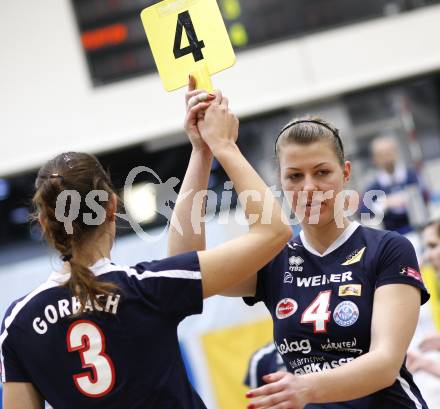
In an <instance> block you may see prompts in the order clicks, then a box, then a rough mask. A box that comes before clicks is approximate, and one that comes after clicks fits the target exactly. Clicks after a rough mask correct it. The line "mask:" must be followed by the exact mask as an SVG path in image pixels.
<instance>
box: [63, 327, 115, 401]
mask: <svg viewBox="0 0 440 409" xmlns="http://www.w3.org/2000/svg"><path fill="white" fill-rule="evenodd" d="M67 350H68V351H69V352H76V351H77V352H79V355H80V357H81V363H82V367H83V368H84V369H87V371H86V372H82V373H79V374H76V375H73V381H74V382H75V385H76V387H77V388H78V390H79V391H80V392H81V393H82V394H83V395H86V396H88V397H90V398H100V397H102V396H105V395H107V394H108V393H110V391H111V390H112V389H113V386H114V384H115V369H114V365H113V362H112V360H111V359H110V357H109V356H108V355H107V354H106V353H105V337H104V334H103V332H102V330H101V328H99V327H98V326H97V325H96V324H95V323H93V322H92V321H88V320H79V321H75V322H74V323H72V324H71V325H70V327H69V330H68V331H67Z"/></svg>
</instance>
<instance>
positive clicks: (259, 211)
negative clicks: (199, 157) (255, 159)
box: [214, 144, 291, 243]
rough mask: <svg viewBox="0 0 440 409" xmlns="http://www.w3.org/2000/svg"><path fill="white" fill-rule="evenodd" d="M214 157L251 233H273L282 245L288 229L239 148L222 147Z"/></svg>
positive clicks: (261, 182)
mask: <svg viewBox="0 0 440 409" xmlns="http://www.w3.org/2000/svg"><path fill="white" fill-rule="evenodd" d="M214 155H215V156H216V158H217V160H218V161H219V162H220V164H221V165H222V166H223V169H224V170H225V172H226V173H227V174H228V176H229V178H230V179H231V180H232V182H233V183H234V187H235V191H236V192H237V194H238V198H239V200H240V203H241V205H242V206H243V209H244V211H245V214H246V217H247V218H248V219H250V230H251V231H253V230H254V231H257V230H260V229H263V230H264V231H265V233H266V234H272V235H273V236H274V237H276V240H277V239H281V240H282V241H284V243H285V242H286V241H287V240H288V239H289V237H290V235H291V229H290V226H288V225H287V222H286V219H285V218H284V216H283V214H282V210H281V206H280V205H279V203H278V202H277V200H276V199H275V197H274V195H273V193H272V192H271V191H270V189H269V188H268V187H267V185H266V184H265V182H264V181H263V180H262V179H261V178H260V176H259V175H258V173H257V172H256V171H255V170H254V169H253V168H252V166H251V165H250V164H249V162H248V161H247V160H246V159H245V158H244V156H243V155H242V154H241V152H240V150H239V149H238V147H237V146H236V145H235V144H230V145H227V146H223V147H222V148H221V149H220V150H217V151H215V152H214ZM278 236H280V237H279V238H278Z"/></svg>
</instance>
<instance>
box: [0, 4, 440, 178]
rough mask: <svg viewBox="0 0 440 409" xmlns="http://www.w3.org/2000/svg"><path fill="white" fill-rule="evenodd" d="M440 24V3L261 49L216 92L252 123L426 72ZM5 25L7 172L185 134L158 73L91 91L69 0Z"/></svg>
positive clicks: (2, 74) (179, 96)
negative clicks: (72, 153)
mask: <svg viewBox="0 0 440 409" xmlns="http://www.w3.org/2000/svg"><path fill="white" fill-rule="evenodd" d="M438 21H440V6H438V5H437V6H430V7H425V8H422V9H419V10H416V11H412V12H410V13H405V14H400V15H395V16H388V17H384V18H378V19H375V20H370V21H367V22H364V23H360V24H354V25H349V26H345V27H342V28H338V29H333V30H328V31H323V32H322V33H318V34H313V35H308V36H304V37H299V38H297V39H293V40H287V41H282V42H279V43H274V44H271V45H268V46H266V47H264V48H263V47H257V48H255V49H252V50H248V51H243V52H241V53H240V54H238V58H237V64H236V65H235V66H234V67H233V68H232V69H230V70H228V71H225V72H224V73H222V74H220V75H218V76H215V77H214V78H213V81H214V85H215V86H217V87H220V88H222V89H224V90H225V92H226V93H227V94H228V96H229V97H230V99H231V104H232V107H233V109H234V111H235V112H236V113H237V114H238V115H239V116H240V117H244V116H246V115H255V114H258V113H261V112H265V111H268V110H273V109H276V108H279V107H285V106H289V105H293V104H296V105H298V104H303V103H306V102H310V101H316V100H320V99H324V98H327V97H330V96H334V95H340V94H341V93H343V92H346V91H353V90H356V89H360V88H364V87H367V86H372V85H377V84H382V83H386V82H390V81H394V80H398V79H402V78H406V77H410V76H412V75H416V74H417V75H422V74H423V73H426V72H430V71H433V70H435V69H438V68H439V67H440V53H438V52H433V50H436V49H437V46H438V44H437V39H438V38H439V37H440V27H439V25H438ZM0 22H1V24H0V38H2V39H3V41H2V57H1V59H2V61H1V65H0V90H1V92H0V116H1V120H0V135H1V140H0V147H1V152H2V160H1V161H0V174H7V173H12V172H16V171H19V170H23V168H25V167H26V168H32V167H36V166H38V165H40V164H41V163H42V162H43V161H44V160H45V159H46V158H47V157H49V156H52V155H54V154H55V153H56V152H59V151H63V150H67V149H74V150H85V151H93V152H101V151H106V150H110V149H114V148H116V147H119V146H122V145H127V144H130V143H135V142H141V141H145V140H147V139H151V138H156V139H157V138H163V137H164V136H170V135H172V134H175V133H176V132H178V131H180V130H181V127H182V118H183V103H182V101H183V91H180V92H175V93H167V92H165V91H164V89H163V88H162V85H161V84H160V82H159V78H158V77H157V75H146V76H143V77H139V78H137V79H133V80H127V81H124V82H121V83H117V84H114V85H107V86H105V87H98V88H94V87H93V86H92V85H91V81H90V78H89V75H88V70H87V67H86V62H85V57H84V55H83V53H82V51H81V47H80V37H79V35H78V31H77V27H76V22H75V20H74V16H73V11H72V7H71V3H70V1H69V0H57V1H54V0H39V1H37V2H29V1H28V0H3V1H2V2H1V6H0ZM414 27H417V29H416V30H414ZM390 50H392V52H390ZM18 152H19V154H18Z"/></svg>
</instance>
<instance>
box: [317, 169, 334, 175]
mask: <svg viewBox="0 0 440 409" xmlns="http://www.w3.org/2000/svg"><path fill="white" fill-rule="evenodd" d="M330 173H331V172H330V171H329V170H327V169H321V170H318V176H327V175H329V174H330Z"/></svg>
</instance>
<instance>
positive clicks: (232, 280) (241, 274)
mask: <svg viewBox="0 0 440 409" xmlns="http://www.w3.org/2000/svg"><path fill="white" fill-rule="evenodd" d="M198 127H199V130H200V134H201V136H202V138H203V139H204V141H205V142H206V144H207V145H208V146H209V148H210V150H211V152H212V153H213V154H214V156H215V157H216V158H217V160H218V161H219V162H220V164H221V165H222V166H223V169H224V170H225V171H226V173H227V174H228V176H229V178H230V179H231V181H232V182H233V183H234V186H235V190H236V192H237V194H238V197H239V200H240V202H241V205H242V206H243V208H244V210H245V213H246V215H247V216H248V218H252V221H253V223H251V224H250V226H249V232H248V233H247V234H246V235H244V236H242V237H240V238H237V239H234V240H230V241H228V242H227V243H225V244H223V245H221V246H218V247H216V248H214V249H212V250H207V251H200V252H199V260H200V267H201V271H202V286H203V296H204V297H205V298H206V297H209V296H211V295H214V294H219V293H221V292H223V291H224V290H225V289H227V288H230V287H232V286H234V285H236V284H238V283H240V282H242V281H243V280H246V279H248V278H249V277H251V276H252V275H254V274H255V273H256V272H257V271H258V270H259V269H260V268H262V267H263V266H264V265H265V264H267V263H268V262H269V261H270V260H271V259H272V258H273V257H275V256H276V255H277V254H278V253H279V252H280V251H281V249H282V248H283V247H284V246H285V244H286V242H287V241H288V239H289V238H290V236H291V229H290V227H289V226H288V225H287V223H285V222H283V220H282V211H281V207H280V205H279V204H278V202H277V201H276V199H275V197H274V196H273V194H272V192H271V191H270V189H269V188H268V187H267V185H266V184H265V183H264V182H263V180H262V179H261V178H260V177H259V176H258V174H257V173H256V172H255V170H254V169H253V168H252V167H251V166H250V164H249V163H248V162H247V160H246V159H245V158H244V156H243V155H242V154H241V152H240V151H239V149H238V147H237V145H236V143H235V141H236V139H237V134H238V120H237V118H236V117H235V115H233V114H232V113H231V112H230V111H229V109H228V101H227V99H226V98H223V97H222V96H221V94H218V95H217V97H216V99H215V101H213V102H212V103H211V105H210V106H209V108H208V109H207V110H206V113H205V117H204V118H201V119H199V125H198ZM249 197H252V200H246V198H249ZM263 214H264V216H265V217H264V218H263V217H262V216H263Z"/></svg>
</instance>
